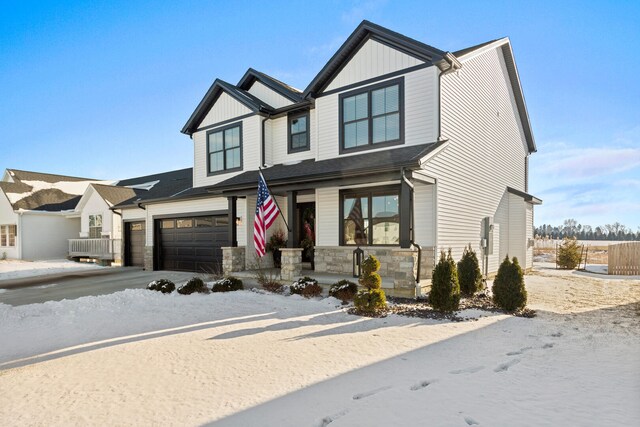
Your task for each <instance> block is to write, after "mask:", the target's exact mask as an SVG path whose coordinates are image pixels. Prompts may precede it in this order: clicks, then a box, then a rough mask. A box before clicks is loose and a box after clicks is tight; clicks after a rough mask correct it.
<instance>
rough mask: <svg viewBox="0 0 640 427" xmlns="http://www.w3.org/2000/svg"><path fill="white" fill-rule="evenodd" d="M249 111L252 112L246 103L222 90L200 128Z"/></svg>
mask: <svg viewBox="0 0 640 427" xmlns="http://www.w3.org/2000/svg"><path fill="white" fill-rule="evenodd" d="M249 113H251V110H250V109H249V108H248V107H247V106H246V105H244V104H242V103H240V102H238V101H237V100H235V99H234V98H233V97H232V96H230V95H229V94H227V93H226V92H222V94H221V95H220V97H219V98H218V99H217V100H216V103H215V104H213V106H212V107H211V109H210V110H209V112H208V113H207V115H206V116H205V117H204V120H202V123H200V125H199V126H198V128H202V127H205V126H210V125H213V124H215V123H220V122H224V121H225V120H230V119H233V118H234V117H240V116H244V115H245V114H249Z"/></svg>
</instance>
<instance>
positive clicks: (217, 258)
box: [156, 215, 229, 273]
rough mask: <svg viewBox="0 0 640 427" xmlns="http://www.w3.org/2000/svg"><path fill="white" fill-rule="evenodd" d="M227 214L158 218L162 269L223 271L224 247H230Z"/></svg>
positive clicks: (159, 257) (158, 241)
mask: <svg viewBox="0 0 640 427" xmlns="http://www.w3.org/2000/svg"><path fill="white" fill-rule="evenodd" d="M228 221H229V218H228V216H226V215H209V216H197V217H180V218H167V219H158V220H156V230H158V236H157V237H158V238H157V239H156V242H157V243H156V244H157V246H156V251H157V259H158V269H159V270H178V271H195V272H199V273H214V272H220V271H221V270H222V269H221V266H222V249H221V248H222V247H223V246H229V242H228V237H229V236H228V224H229V222H228Z"/></svg>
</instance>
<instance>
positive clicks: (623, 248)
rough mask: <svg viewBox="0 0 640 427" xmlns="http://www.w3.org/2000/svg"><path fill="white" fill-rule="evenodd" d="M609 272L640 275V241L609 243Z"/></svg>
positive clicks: (622, 274)
mask: <svg viewBox="0 0 640 427" xmlns="http://www.w3.org/2000/svg"><path fill="white" fill-rule="evenodd" d="M608 272H609V274H616V275H621V276H635V275H640V242H627V243H618V244H615V245H609V269H608Z"/></svg>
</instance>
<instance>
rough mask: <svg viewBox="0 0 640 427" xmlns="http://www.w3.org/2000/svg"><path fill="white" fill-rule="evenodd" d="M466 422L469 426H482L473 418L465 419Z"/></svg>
mask: <svg viewBox="0 0 640 427" xmlns="http://www.w3.org/2000/svg"><path fill="white" fill-rule="evenodd" d="M464 422H466V423H467V425H470V426H473V425H480V423H479V422H477V421H476V420H474V419H473V418H471V417H464Z"/></svg>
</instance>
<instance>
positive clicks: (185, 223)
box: [176, 219, 193, 228]
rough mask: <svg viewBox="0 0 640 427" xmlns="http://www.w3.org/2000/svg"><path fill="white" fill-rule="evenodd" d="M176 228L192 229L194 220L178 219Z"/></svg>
mask: <svg viewBox="0 0 640 427" xmlns="http://www.w3.org/2000/svg"><path fill="white" fill-rule="evenodd" d="M176 227H177V228H191V227H193V220H192V219H178V220H176Z"/></svg>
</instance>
